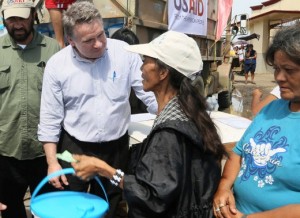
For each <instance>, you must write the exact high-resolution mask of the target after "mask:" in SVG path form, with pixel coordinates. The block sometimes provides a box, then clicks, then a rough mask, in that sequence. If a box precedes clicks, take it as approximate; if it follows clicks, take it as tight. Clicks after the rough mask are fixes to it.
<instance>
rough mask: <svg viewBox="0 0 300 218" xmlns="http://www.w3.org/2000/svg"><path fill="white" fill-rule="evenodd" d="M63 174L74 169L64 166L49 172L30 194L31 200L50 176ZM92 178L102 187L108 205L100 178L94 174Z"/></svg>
mask: <svg viewBox="0 0 300 218" xmlns="http://www.w3.org/2000/svg"><path fill="white" fill-rule="evenodd" d="M64 174H75V171H74V169H73V168H66V169H62V170H59V171H56V172H54V173H51V174H49V175H48V176H46V177H45V178H44V179H43V180H42V181H41V182H40V183H39V184H38V186H37V187H36V188H35V190H34V192H33V194H32V196H31V200H32V201H33V199H34V198H35V196H36V194H37V193H38V192H39V191H40V189H41V188H42V187H43V186H44V185H45V184H46V183H47V182H48V181H49V180H50V179H52V178H54V177H57V176H61V175H64ZM94 179H95V180H96V181H97V182H98V183H99V185H100V187H101V188H102V191H103V193H104V196H105V198H106V201H107V203H108V205H109V202H108V198H107V195H106V192H105V189H104V187H103V185H102V182H101V181H100V179H99V178H98V177H97V176H95V177H94Z"/></svg>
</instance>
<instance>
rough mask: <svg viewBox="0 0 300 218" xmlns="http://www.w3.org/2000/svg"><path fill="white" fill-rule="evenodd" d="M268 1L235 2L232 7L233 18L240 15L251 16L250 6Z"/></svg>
mask: <svg viewBox="0 0 300 218" xmlns="http://www.w3.org/2000/svg"><path fill="white" fill-rule="evenodd" d="M264 1H266V0H233V5H232V18H233V17H234V16H235V15H238V14H245V13H246V14H248V16H249V17H250V15H251V8H250V6H254V5H259V4H260V3H261V2H264Z"/></svg>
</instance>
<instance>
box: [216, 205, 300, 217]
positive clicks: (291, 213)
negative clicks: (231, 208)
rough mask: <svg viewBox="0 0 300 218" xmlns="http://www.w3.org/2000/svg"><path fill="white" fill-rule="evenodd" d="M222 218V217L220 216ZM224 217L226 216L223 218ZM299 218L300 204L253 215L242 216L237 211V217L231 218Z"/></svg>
mask: <svg viewBox="0 0 300 218" xmlns="http://www.w3.org/2000/svg"><path fill="white" fill-rule="evenodd" d="M219 217H221V216H219ZM223 217H224V216H223ZM283 217H284V218H299V217H300V204H290V205H286V206H282V207H278V208H275V209H273V210H268V211H264V212H259V213H253V214H249V215H246V214H242V213H241V212H239V211H237V213H236V214H235V215H232V216H231V218H283Z"/></svg>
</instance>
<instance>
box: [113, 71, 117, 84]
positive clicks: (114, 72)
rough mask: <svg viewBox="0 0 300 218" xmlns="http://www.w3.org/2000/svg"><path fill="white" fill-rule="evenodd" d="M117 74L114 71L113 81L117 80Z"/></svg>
mask: <svg viewBox="0 0 300 218" xmlns="http://www.w3.org/2000/svg"><path fill="white" fill-rule="evenodd" d="M116 76H117V74H116V71H114V72H113V82H114V81H115V78H116Z"/></svg>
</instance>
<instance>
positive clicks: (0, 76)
mask: <svg viewBox="0 0 300 218" xmlns="http://www.w3.org/2000/svg"><path fill="white" fill-rule="evenodd" d="M9 87H10V65H2V66H0V92H1V93H3V92H4V91H5V90H7V89H8V88H9Z"/></svg>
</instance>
